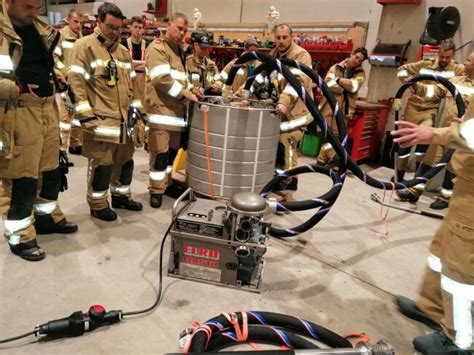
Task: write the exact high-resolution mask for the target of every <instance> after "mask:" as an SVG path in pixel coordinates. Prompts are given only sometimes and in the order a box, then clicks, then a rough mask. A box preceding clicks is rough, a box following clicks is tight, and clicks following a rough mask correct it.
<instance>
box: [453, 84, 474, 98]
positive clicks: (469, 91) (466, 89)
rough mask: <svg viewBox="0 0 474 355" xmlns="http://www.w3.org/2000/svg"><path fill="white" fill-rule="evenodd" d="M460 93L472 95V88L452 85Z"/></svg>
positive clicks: (473, 92) (473, 89)
mask: <svg viewBox="0 0 474 355" xmlns="http://www.w3.org/2000/svg"><path fill="white" fill-rule="evenodd" d="M454 86H456V89H457V90H458V91H459V93H460V94H461V95H466V96H471V95H474V88H473V87H469V86H465V85H454Z"/></svg>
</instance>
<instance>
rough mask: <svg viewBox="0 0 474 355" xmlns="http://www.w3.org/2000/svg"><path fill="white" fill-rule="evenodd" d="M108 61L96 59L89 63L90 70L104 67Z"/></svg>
mask: <svg viewBox="0 0 474 355" xmlns="http://www.w3.org/2000/svg"><path fill="white" fill-rule="evenodd" d="M107 62H108V60H102V59H96V60H94V61H92V62H91V63H90V65H91V68H93V69H95V68H97V67H106V66H107Z"/></svg>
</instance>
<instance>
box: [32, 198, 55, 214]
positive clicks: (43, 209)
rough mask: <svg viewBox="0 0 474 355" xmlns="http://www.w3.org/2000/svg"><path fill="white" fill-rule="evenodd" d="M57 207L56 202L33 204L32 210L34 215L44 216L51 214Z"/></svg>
mask: <svg viewBox="0 0 474 355" xmlns="http://www.w3.org/2000/svg"><path fill="white" fill-rule="evenodd" d="M57 206H58V202H57V201H53V202H47V203H38V204H35V205H34V207H33V209H34V211H35V213H37V214H41V215H45V214H51V213H53V212H54V210H55V209H56V207H57Z"/></svg>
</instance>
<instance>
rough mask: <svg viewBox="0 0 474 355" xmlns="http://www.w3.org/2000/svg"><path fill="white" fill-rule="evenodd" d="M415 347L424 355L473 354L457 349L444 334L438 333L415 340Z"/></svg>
mask: <svg viewBox="0 0 474 355" xmlns="http://www.w3.org/2000/svg"><path fill="white" fill-rule="evenodd" d="M413 346H414V347H415V349H416V350H417V351H419V352H420V353H422V354H452V355H455V354H456V355H461V354H466V355H467V354H471V355H472V352H471V351H470V350H463V349H461V348H459V347H457V346H456V345H455V344H453V342H452V341H451V339H449V338H448V337H447V336H446V335H445V334H444V333H442V332H436V333H431V334H428V335H422V336H419V337H416V338H415V339H413Z"/></svg>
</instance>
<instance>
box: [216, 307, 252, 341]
mask: <svg viewBox="0 0 474 355" xmlns="http://www.w3.org/2000/svg"><path fill="white" fill-rule="evenodd" d="M241 313H242V328H240V324H239V318H238V317H237V314H235V313H230V314H229V313H221V314H222V315H223V316H224V317H226V318H227V320H228V321H229V322H230V323H231V324H232V325H233V326H234V330H235V335H236V336H237V341H246V340H247V338H248V336H249V326H248V319H247V312H241Z"/></svg>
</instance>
